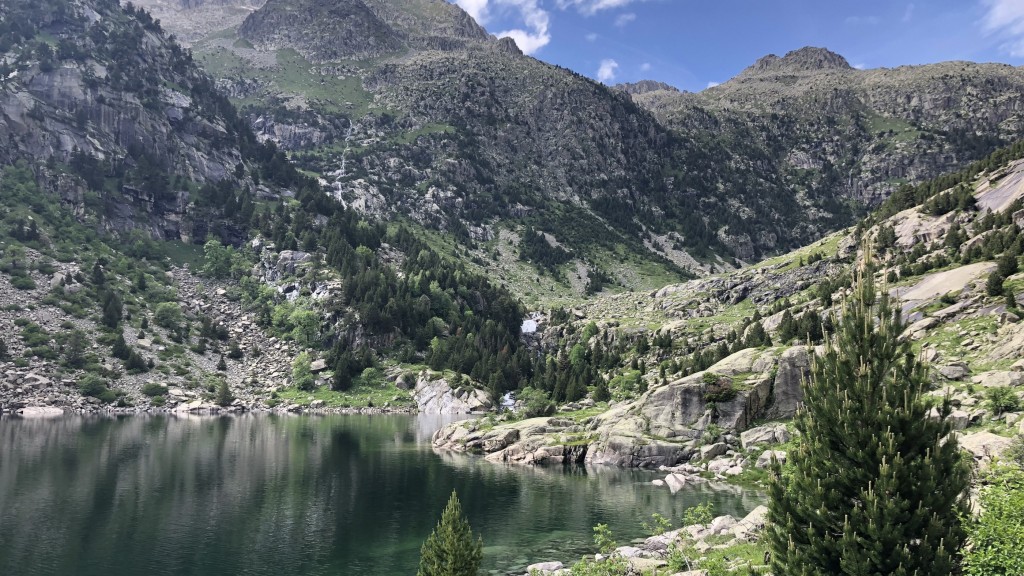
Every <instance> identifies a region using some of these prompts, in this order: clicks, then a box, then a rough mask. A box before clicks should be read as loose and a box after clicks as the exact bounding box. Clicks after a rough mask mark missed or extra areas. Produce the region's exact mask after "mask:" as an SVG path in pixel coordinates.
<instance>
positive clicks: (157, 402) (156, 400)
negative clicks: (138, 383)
mask: <svg viewBox="0 0 1024 576" xmlns="http://www.w3.org/2000/svg"><path fill="white" fill-rule="evenodd" d="M149 403H150V404H152V405H153V406H163V405H165V404H167V398H164V397H163V396H153V397H152V398H150V399H149Z"/></svg>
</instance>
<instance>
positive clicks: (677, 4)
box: [451, 0, 1024, 91]
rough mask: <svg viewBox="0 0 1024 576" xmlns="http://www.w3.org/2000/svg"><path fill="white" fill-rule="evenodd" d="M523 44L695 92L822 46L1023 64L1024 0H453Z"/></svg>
mask: <svg viewBox="0 0 1024 576" xmlns="http://www.w3.org/2000/svg"><path fill="white" fill-rule="evenodd" d="M451 1H453V2H455V3H456V4H458V5H460V6H462V7H463V8H464V9H465V10H466V11H467V12H469V13H470V14H471V15H473V17H474V18H476V19H477V21H478V22H480V23H481V24H482V25H483V26H484V27H485V28H487V30H488V31H489V32H491V33H492V34H496V35H499V36H511V37H512V38H514V39H515V40H516V43H517V44H518V45H519V47H520V48H521V49H522V50H523V51H524V52H526V53H528V54H531V55H533V56H534V57H536V58H539V59H541V60H544V61H547V62H551V63H553V64H558V65H560V66H564V67H566V68H571V69H572V70H575V71H577V72H579V73H581V74H585V75H587V76H590V77H591V78H595V79H598V80H600V81H602V82H605V83H608V84H615V83H618V82H632V81H636V80H641V79H654V80H661V81H663V82H667V83H669V84H672V85H674V86H677V87H679V88H682V89H685V90H691V91H698V90H703V89H704V88H706V87H707V86H708V85H709V84H712V83H718V82H724V81H726V80H728V79H729V78H731V77H732V76H735V75H736V74H737V73H739V72H740V71H741V70H743V68H745V67H746V66H748V65H750V64H752V63H753V62H754V61H755V60H757V59H758V58H760V57H761V56H764V55H765V54H769V53H774V54H778V55H780V56H781V55H783V54H785V53H786V52H788V51H790V50H795V49H797V48H800V47H801V46H822V47H825V48H829V49H831V50H833V51H835V52H838V53H839V54H842V55H843V56H845V57H846V59H847V60H849V61H850V64H852V65H854V66H857V67H865V68H878V67H883V66H884V67H895V66H899V65H901V64H926V63H931V62H941V61H944V60H971V61H976V62H1005V63H1009V64H1013V65H1015V66H1020V65H1024V0H913V1H904V0H886V1H882V0H862V1H859V2H853V1H847V0H816V1H812V0H787V1H771V2H769V1H766V0H451Z"/></svg>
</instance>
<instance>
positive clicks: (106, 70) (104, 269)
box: [0, 0, 532, 410]
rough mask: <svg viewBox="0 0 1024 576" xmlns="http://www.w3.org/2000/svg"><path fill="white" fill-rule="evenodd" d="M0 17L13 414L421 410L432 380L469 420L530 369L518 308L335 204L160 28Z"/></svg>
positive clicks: (4, 323) (72, 16) (41, 6)
mask: <svg viewBox="0 0 1024 576" xmlns="http://www.w3.org/2000/svg"><path fill="white" fill-rule="evenodd" d="M0 18H2V20H0V27H2V29H3V32H4V34H3V35H2V39H3V41H4V45H3V46H0V48H2V49H3V50H4V51H5V54H6V56H5V58H4V60H3V66H5V70H4V72H5V73H4V75H3V78H4V81H3V82H4V84H3V86H2V89H0V97H2V98H4V102H5V104H4V106H3V108H2V112H3V115H2V116H0V130H3V131H5V132H4V136H5V137H6V138H7V140H8V142H9V143H10V145H8V146H7V147H5V148H4V151H3V153H2V155H0V199H2V204H3V206H4V209H3V212H2V214H0V238H2V241H0V272H2V278H0V288H3V290H2V291H0V292H2V294H4V298H5V300H4V302H3V307H4V312H3V314H2V315H0V331H2V333H3V335H2V336H0V364H2V370H3V371H5V372H6V374H5V378H4V379H3V382H2V384H0V388H2V390H0V410H2V409H11V408H22V407H26V406H25V405H26V404H29V406H27V407H32V406H31V405H32V404H35V405H42V406H43V407H48V408H51V409H53V410H61V409H70V410H100V409H103V410H106V409H109V408H110V407H111V405H116V406H118V407H119V408H123V409H126V410H148V409H161V408H166V407H172V406H176V407H182V406H184V407H185V408H184V409H187V410H192V409H202V410H206V409H210V408H212V406H213V404H212V403H213V402H216V403H217V404H218V405H220V406H221V407H227V406H236V407H247V408H261V407H262V408H270V407H274V406H281V407H291V408H294V409H299V407H300V406H304V407H313V408H316V407H323V406H327V407H331V408H335V409H337V408H344V407H346V406H356V407H364V408H367V407H375V408H378V407H381V406H386V407H389V408H394V407H396V406H397V407H400V408H403V409H404V408H405V407H407V406H409V405H410V404H411V403H412V396H411V392H408V391H407V390H406V389H404V388H401V387H398V386H395V385H394V382H395V380H396V379H397V378H398V376H402V375H403V374H405V373H406V372H408V373H410V374H413V375H415V374H416V373H420V372H423V371H424V369H425V368H426V367H427V364H429V367H430V368H432V369H433V370H434V372H435V373H436V374H438V375H439V378H438V379H433V378H432V379H430V381H431V382H434V380H437V382H448V381H450V382H451V383H452V384H451V385H450V386H448V388H450V389H451V390H452V392H451V393H448V391H447V390H442V389H441V388H440V386H439V385H437V386H433V385H432V386H433V387H434V388H435V390H434V392H435V396H436V397H437V398H439V400H438V402H435V403H434V404H436V405H439V406H441V407H443V408H445V409H451V410H462V409H473V407H476V406H485V405H487V404H486V403H485V402H484V400H486V402H490V399H491V398H496V397H498V396H500V395H501V394H502V393H503V392H504V391H505V390H507V389H509V388H510V387H512V386H514V385H515V384H516V383H517V382H518V381H519V379H520V376H519V373H520V372H522V371H526V372H527V373H528V372H529V371H530V370H531V369H532V366H531V361H530V359H529V357H528V356H527V355H526V353H525V350H524V349H523V348H522V346H521V344H520V342H519V340H518V338H517V336H518V331H519V326H520V323H521V321H522V317H523V314H524V311H523V308H522V305H521V304H519V303H518V302H516V301H515V300H514V298H513V297H512V296H511V294H509V293H508V292H507V291H505V290H502V289H501V288H498V287H496V286H494V285H493V284H491V283H490V282H489V281H488V280H487V279H486V278H485V277H483V276H481V275H479V274H478V273H476V272H475V271H473V270H470V269H468V268H467V267H466V264H465V263H462V262H458V261H454V260H452V259H449V258H446V257H444V256H443V255H441V254H438V253H437V252H435V251H434V250H433V249H432V248H431V247H430V246H429V245H428V244H427V243H425V242H424V241H423V240H422V239H420V238H419V237H417V236H416V235H415V234H413V233H412V232H410V230H409V229H407V228H405V227H402V226H392V227H387V226H385V225H384V224H382V223H379V222H374V221H368V220H366V219H364V218H363V217H361V216H360V215H358V214H356V213H355V212H353V211H351V210H349V209H347V208H346V207H345V206H343V205H342V204H341V203H340V202H338V201H337V200H335V199H332V198H331V197H330V195H329V193H328V191H327V190H325V189H324V188H323V187H322V186H321V184H320V182H319V181H318V180H316V179H313V178H310V177H308V176H306V175H303V174H301V173H300V172H299V171H298V170H297V169H296V167H295V166H294V165H293V164H291V163H290V162H289V161H288V159H287V157H286V156H285V155H284V153H282V152H280V151H279V150H277V148H276V146H275V145H274V144H273V143H272V142H271V143H260V142H259V141H258V140H257V138H256V135H255V134H254V133H253V132H252V130H251V128H250V127H249V125H248V123H247V122H246V121H243V120H241V119H240V117H239V116H238V114H237V113H236V110H235V108H234V107H233V105H232V104H231V103H230V102H229V101H228V100H227V99H226V98H225V97H223V96H222V95H220V93H219V92H217V91H216V89H215V88H214V83H213V81H212V80H211V79H210V78H209V77H208V76H206V75H205V74H204V73H203V72H202V71H200V70H199V69H198V68H197V67H196V65H195V64H194V63H193V62H192V60H191V56H190V54H189V53H188V52H187V51H185V50H183V49H182V48H181V47H180V46H179V45H177V44H176V43H175V42H174V40H173V39H172V38H170V37H168V36H167V35H165V34H164V32H163V31H162V29H161V27H160V25H159V23H158V22H156V21H155V20H154V19H153V18H152V17H151V16H150V15H149V14H148V13H146V12H144V11H142V10H139V9H136V8H134V7H132V6H128V5H126V6H125V7H124V8H122V7H120V6H119V5H118V4H117V3H116V2H108V1H105V0H75V1H71V0H53V1H52V2H45V3H35V2H27V1H26V2H15V3H13V4H12V5H11V10H9V11H7V12H4V13H3V15H2V16H0ZM26 22H28V23H29V24H26ZM199 278H202V280H200V279H199ZM467 341H468V342H472V343H473V344H472V346H468V345H467ZM243 363H244V364H243ZM242 366H244V367H245V368H242ZM453 370H457V372H455V373H453ZM455 376H458V378H455ZM470 376H471V378H470ZM446 378H447V379H448V380H445V379H446ZM446 386H447V385H446ZM485 386H486V387H488V392H487V393H486V394H484V393H482V392H480V393H476V394H473V395H468V396H467V393H466V390H472V389H474V388H483V387H485ZM407 388H408V387H407ZM317 394H319V396H317ZM470 397H471V398H470ZM424 403H427V402H426V401H424ZM467 406H469V407H470V408H466V407H467Z"/></svg>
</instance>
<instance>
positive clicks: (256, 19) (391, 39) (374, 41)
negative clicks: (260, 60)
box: [238, 0, 402, 62]
mask: <svg viewBox="0 0 1024 576" xmlns="http://www.w3.org/2000/svg"><path fill="white" fill-rule="evenodd" d="M238 32H239V34H240V35H241V36H242V37H243V38H245V39H246V40H248V41H250V42H252V43H253V44H254V45H255V46H257V47H258V48H261V49H265V50H279V49H282V48H293V49H295V50H298V51H299V52H300V53H301V54H302V55H303V56H305V57H306V58H307V59H309V60H310V61H311V62H325V61H331V60H342V59H347V58H356V59H362V58H373V57H376V56H380V55H382V54H389V53H392V52H396V51H398V50H399V49H401V47H402V42H401V40H400V39H399V37H398V35H397V34H396V33H395V31H394V30H392V29H391V28H390V27H389V26H388V25H387V24H385V23H384V22H383V21H382V20H381V19H380V18H378V17H377V15H376V14H374V13H373V11H371V10H370V9H369V8H368V7H367V6H366V4H364V3H363V2H361V1H360V0H342V1H337V2H323V1H322V0H304V1H296V0H269V1H268V2H267V3H266V4H265V5H264V6H263V7H262V8H261V9H259V10H257V11H255V12H253V13H252V14H251V15H250V16H249V17H248V18H246V19H245V22H243V23H242V25H241V27H239V29H238Z"/></svg>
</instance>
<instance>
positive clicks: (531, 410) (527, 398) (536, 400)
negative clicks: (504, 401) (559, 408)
mask: <svg viewBox="0 0 1024 576" xmlns="http://www.w3.org/2000/svg"><path fill="white" fill-rule="evenodd" d="M516 399H517V400H518V401H519V402H521V403H522V405H523V415H524V416H526V417H527V418H536V417H538V416H550V415H552V414H554V413H555V403H554V402H552V401H551V400H550V399H548V395H547V394H546V393H545V392H544V391H543V390H537V389H536V388H523V389H522V390H520V391H519V394H518V395H517V398H516Z"/></svg>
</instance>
